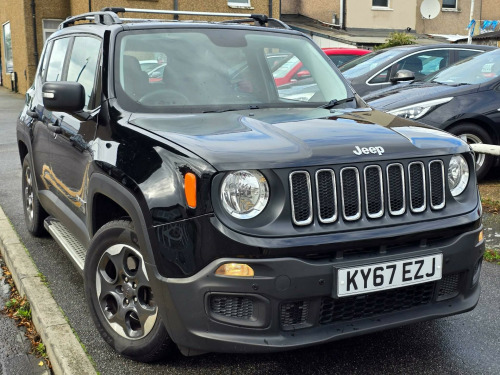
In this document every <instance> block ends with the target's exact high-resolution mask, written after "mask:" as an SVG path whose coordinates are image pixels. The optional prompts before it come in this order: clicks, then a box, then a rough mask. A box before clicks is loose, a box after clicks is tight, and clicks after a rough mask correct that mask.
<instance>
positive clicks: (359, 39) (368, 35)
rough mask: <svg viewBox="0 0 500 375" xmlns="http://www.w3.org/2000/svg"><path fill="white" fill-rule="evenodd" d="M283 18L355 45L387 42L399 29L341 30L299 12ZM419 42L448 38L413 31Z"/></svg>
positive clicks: (310, 32) (313, 32)
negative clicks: (390, 35)
mask: <svg viewBox="0 0 500 375" xmlns="http://www.w3.org/2000/svg"><path fill="white" fill-rule="evenodd" d="M281 20H282V21H283V22H285V23H286V24H288V25H289V26H290V27H291V28H292V29H295V30H299V31H302V32H303V33H305V34H308V35H316V36H319V37H323V38H326V39H331V40H334V41H338V42H341V43H346V44H351V45H353V46H358V47H361V46H373V45H375V44H382V43H385V42H386V39H387V38H388V37H389V34H390V33H392V32H394V31H397V30H392V29H355V30H352V29H350V30H347V31H346V30H340V29H339V28H338V26H335V25H332V24H328V23H325V22H322V21H318V20H314V19H312V18H309V17H305V16H302V15H298V14H282V15H281ZM411 34H412V35H413V36H414V37H415V39H416V40H415V42H416V43H417V44H436V43H447V42H448V41H447V39H446V38H442V37H432V36H430V35H423V34H416V33H414V32H412V33H411Z"/></svg>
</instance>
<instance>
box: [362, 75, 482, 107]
mask: <svg viewBox="0 0 500 375" xmlns="http://www.w3.org/2000/svg"><path fill="white" fill-rule="evenodd" d="M477 89H478V86H477V85H463V86H448V85H442V84H438V83H431V82H414V83H411V84H409V85H401V86H398V87H396V88H394V89H392V90H380V91H375V92H373V93H371V94H370V95H367V96H365V97H363V99H364V100H365V101H366V102H367V103H368V104H369V105H370V106H372V107H373V108H377V109H380V110H385V111H387V110H391V109H395V108H401V107H406V106H407V105H412V104H416V103H420V102H425V101H428V100H433V99H439V98H446V97H455V96H458V95H464V94H468V93H470V92H475V91H477Z"/></svg>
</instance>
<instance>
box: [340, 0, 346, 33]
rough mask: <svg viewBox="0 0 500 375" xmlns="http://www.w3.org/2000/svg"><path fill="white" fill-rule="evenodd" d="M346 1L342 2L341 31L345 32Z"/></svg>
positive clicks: (341, 0) (342, 0)
mask: <svg viewBox="0 0 500 375" xmlns="http://www.w3.org/2000/svg"><path fill="white" fill-rule="evenodd" d="M345 1H346V0H340V22H339V23H340V29H341V30H345Z"/></svg>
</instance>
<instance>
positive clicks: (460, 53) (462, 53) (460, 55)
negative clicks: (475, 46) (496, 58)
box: [457, 49, 481, 61]
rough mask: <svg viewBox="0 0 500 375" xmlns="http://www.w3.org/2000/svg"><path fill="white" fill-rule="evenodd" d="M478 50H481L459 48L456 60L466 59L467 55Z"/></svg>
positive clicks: (472, 54) (470, 55)
mask: <svg viewBox="0 0 500 375" xmlns="http://www.w3.org/2000/svg"><path fill="white" fill-rule="evenodd" d="M480 52H481V51H473V50H470V49H460V50H458V51H457V53H458V61H460V60H465V59H468V58H469V57H472V56H474V55H477V54H478V53H480Z"/></svg>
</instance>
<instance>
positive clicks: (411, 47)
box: [380, 43, 496, 52]
mask: <svg viewBox="0 0 500 375" xmlns="http://www.w3.org/2000/svg"><path fill="white" fill-rule="evenodd" d="M438 48H451V49H481V50H484V51H489V50H494V49H496V47H493V46H485V45H482V44H450V43H437V44H409V45H404V46H395V47H390V48H384V49H381V50H380V51H389V50H395V49H396V50H400V51H401V52H408V51H419V50H426V49H438Z"/></svg>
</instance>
